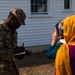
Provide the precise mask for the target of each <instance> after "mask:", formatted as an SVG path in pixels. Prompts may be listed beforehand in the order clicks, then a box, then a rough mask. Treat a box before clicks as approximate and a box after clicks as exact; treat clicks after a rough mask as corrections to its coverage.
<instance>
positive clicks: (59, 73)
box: [55, 15, 75, 75]
mask: <svg viewBox="0 0 75 75" xmlns="http://www.w3.org/2000/svg"><path fill="white" fill-rule="evenodd" d="M63 32H64V39H65V40H66V44H63V45H62V46H61V47H60V48H59V50H58V51H57V55H56V60H55V65H56V75H72V71H71V65H70V56H69V48H68V45H69V44H70V45H75V15H73V16H69V17H67V18H65V19H64V21H63Z"/></svg>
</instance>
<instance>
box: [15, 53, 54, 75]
mask: <svg viewBox="0 0 75 75" xmlns="http://www.w3.org/2000/svg"><path fill="white" fill-rule="evenodd" d="M16 62H17V66H18V67H19V70H20V74H21V75H53V74H54V71H55V67H54V59H48V58H46V53H45V52H42V53H34V54H31V55H30V56H25V57H24V58H23V59H22V60H21V61H19V60H17V61H16Z"/></svg>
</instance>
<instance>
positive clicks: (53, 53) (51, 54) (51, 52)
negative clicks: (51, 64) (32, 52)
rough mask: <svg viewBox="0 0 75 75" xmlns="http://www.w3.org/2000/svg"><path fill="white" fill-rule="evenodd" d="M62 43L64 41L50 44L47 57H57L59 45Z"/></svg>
mask: <svg viewBox="0 0 75 75" xmlns="http://www.w3.org/2000/svg"><path fill="white" fill-rule="evenodd" d="M61 45H62V43H57V44H56V45H55V46H50V47H49V48H48V50H47V53H46V57H47V58H49V59H50V58H55V57H56V52H57V50H58V49H59V47H60V46H61Z"/></svg>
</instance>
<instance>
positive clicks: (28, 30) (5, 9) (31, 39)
mask: <svg viewBox="0 0 75 75" xmlns="http://www.w3.org/2000/svg"><path fill="white" fill-rule="evenodd" d="M28 2H29V0H13V1H12V0H1V1H0V20H2V19H5V18H6V17H7V16H8V13H9V11H10V9H11V8H12V7H15V6H19V7H21V8H23V9H24V11H25V12H26V15H27V18H26V26H21V28H19V29H18V30H17V31H18V45H19V46H20V45H22V43H24V45H25V46H26V47H28V48H29V47H30V48H31V49H32V50H33V49H34V47H35V46H36V48H37V47H38V46H42V47H39V49H40V51H43V50H45V49H47V48H48V46H46V48H44V47H45V45H48V44H50V43H51V31H52V29H54V25H55V24H56V23H57V22H58V21H59V20H62V19H64V18H65V17H66V16H69V15H73V14H74V13H75V11H73V12H67V13H66V12H65V13H64V12H63V9H62V0H56V1H55V0H52V17H40V18H39V17H38V18H37V17H35V18H30V17H29V16H28V15H29V14H28V13H29V8H28V7H29V3H28ZM74 3H75V1H74ZM74 9H75V6H74ZM32 47H33V48H32ZM30 48H29V49H30ZM40 51H39V52H40ZM33 52H38V50H37V49H34V50H33Z"/></svg>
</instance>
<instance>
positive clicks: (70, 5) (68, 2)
mask: <svg viewBox="0 0 75 75" xmlns="http://www.w3.org/2000/svg"><path fill="white" fill-rule="evenodd" d="M62 1H63V10H66V11H73V10H74V0H62Z"/></svg>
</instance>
